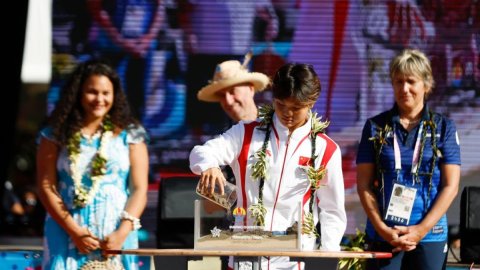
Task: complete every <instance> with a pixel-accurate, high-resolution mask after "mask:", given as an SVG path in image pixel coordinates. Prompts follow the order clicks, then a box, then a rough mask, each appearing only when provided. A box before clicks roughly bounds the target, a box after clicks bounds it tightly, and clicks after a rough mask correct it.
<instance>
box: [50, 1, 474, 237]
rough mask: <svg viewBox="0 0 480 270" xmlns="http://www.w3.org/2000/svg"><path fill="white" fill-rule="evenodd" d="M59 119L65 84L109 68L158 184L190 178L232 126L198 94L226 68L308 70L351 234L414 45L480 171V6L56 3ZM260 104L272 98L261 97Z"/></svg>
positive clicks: (433, 102) (439, 102)
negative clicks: (361, 175)
mask: <svg viewBox="0 0 480 270" xmlns="http://www.w3.org/2000/svg"><path fill="white" fill-rule="evenodd" d="M53 2H54V6H53V51H54V53H53V58H52V61H53V62H52V63H53V80H52V84H51V88H50V90H49V93H48V108H49V110H48V111H49V112H50V111H51V108H52V107H53V105H54V103H55V101H56V100H57V99H58V91H59V88H60V87H61V85H62V84H63V82H64V79H65V75H66V74H68V73H69V72H71V70H72V68H73V67H74V66H75V65H76V64H77V63H78V62H80V61H84V60H86V59H90V58H92V57H102V58H106V59H107V60H109V61H110V62H111V63H112V64H113V65H114V66H115V67H116V68H117V70H118V72H119V73H120V74H121V76H122V79H123V85H124V87H125V91H126V93H127V95H128V97H129V101H130V104H131V105H132V108H133V110H134V112H135V113H136V114H137V116H138V117H140V118H141V119H142V122H143V124H144V125H145V127H146V128H147V129H148V131H149V132H150V134H151V136H152V139H153V140H152V144H151V145H150V155H151V165H152V177H153V178H154V179H158V177H160V174H164V175H165V174H167V173H171V172H184V171H188V155H189V151H190V150H191V149H192V147H193V146H194V145H196V144H199V143H202V142H204V141H205V140H207V139H209V138H211V137H212V136H214V135H215V134H217V133H219V132H221V131H222V130H224V129H225V128H226V127H228V126H229V125H230V123H229V121H228V120H227V118H226V116H225V114H224V113H223V111H222V110H221V109H220V106H219V105H218V104H209V103H202V102H199V101H198V100H197V99H196V93H197V91H198V90H199V89H200V88H201V87H202V86H204V85H206V84H207V83H208V81H209V80H210V79H211V77H212V75H213V71H214V68H215V65H216V64H217V63H218V62H220V61H223V60H226V59H238V60H240V61H243V55H244V54H245V53H246V52H248V51H253V53H254V57H253V59H252V60H251V62H250V63H249V66H250V68H251V69H253V70H255V71H259V72H264V73H266V74H268V75H273V73H274V72H275V70H276V68H278V67H279V66H280V65H282V64H283V63H286V62H305V63H310V64H312V65H313V66H314V67H315V70H316V71H317V73H318V74H319V76H320V79H321V84H322V93H321V97H320V99H319V101H318V102H317V103H316V105H315V107H314V110H316V111H317V112H318V113H319V114H320V115H322V116H323V117H324V118H326V119H328V120H330V121H331V126H330V128H329V130H328V135H329V136H331V137H332V138H333V139H334V140H335V141H337V142H338V143H339V144H340V147H341V149H342V153H343V164H344V175H345V187H346V191H347V208H348V209H349V227H348V231H347V232H350V233H351V232H354V229H355V227H361V226H362V224H363V223H364V222H365V220H364V216H362V213H363V212H362V211H361V208H360V207H361V206H360V204H359V203H358V197H357V196H356V190H355V155H356V148H357V143H358V140H359V139H360V135H361V129H362V126H363V123H364V121H365V120H366V119H367V118H368V117H371V116H373V115H375V114H377V113H379V112H381V111H383V110H387V109H389V108H391V106H392V105H393V91H392V88H391V85H390V80H389V74H388V64H389V60H390V59H391V58H392V56H393V55H394V54H395V53H397V52H398V51H400V50H402V49H404V48H407V47H413V48H418V49H421V50H423V51H424V52H426V53H427V54H428V56H429V58H430V59H431V61H432V65H433V69H434V77H435V80H436V86H435V89H434V90H433V94H432V96H431V97H430V100H429V104H430V106H431V107H432V108H433V109H434V110H436V111H439V112H442V113H446V114H447V115H448V116H449V117H451V118H452V119H453V120H455V122H456V124H457V128H458V130H459V137H460V141H461V147H462V163H463V164H462V173H463V175H467V174H470V173H473V172H475V171H478V170H479V169H480V161H479V160H478V153H479V152H480V143H479V142H480V64H479V48H480V1H474V0H460V1H454V0H444V1H434V0H427V1H425V0H424V1H414V0H376V1H362V0H351V1H348V0H337V1H330V0H324V1H320V0H300V1H299V0H272V1H270V0H260V1H259V0H255V1H254V0H244V1H238V0H225V1H216V0H201V1H178V2H177V1H161V0H144V1H129V0H117V1H115V0H108V1H107V0H105V1H102V0H90V1H68V0H54V1H53ZM256 98H257V101H258V103H259V104H261V103H267V102H270V100H271V93H270V92H269V91H265V92H264V93H262V94H259V95H257V97H256Z"/></svg>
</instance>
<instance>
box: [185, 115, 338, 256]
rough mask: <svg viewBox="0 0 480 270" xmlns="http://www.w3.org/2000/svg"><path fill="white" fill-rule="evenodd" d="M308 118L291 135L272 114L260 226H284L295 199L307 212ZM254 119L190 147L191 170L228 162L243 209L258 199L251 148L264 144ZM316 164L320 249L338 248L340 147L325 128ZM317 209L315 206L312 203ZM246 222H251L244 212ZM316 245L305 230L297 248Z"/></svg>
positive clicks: (290, 218)
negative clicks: (321, 169)
mask: <svg viewBox="0 0 480 270" xmlns="http://www.w3.org/2000/svg"><path fill="white" fill-rule="evenodd" d="M310 120H311V119H309V121H307V122H306V123H305V125H303V126H301V127H299V128H297V129H295V130H294V131H293V132H292V134H291V135H290V138H289V136H288V133H289V131H288V128H286V127H285V126H283V125H282V124H281V122H280V121H279V120H278V118H277V116H276V114H274V116H273V124H272V129H271V133H270V141H269V143H268V147H267V151H266V152H267V156H268V162H269V165H268V166H269V170H268V176H267V178H266V180H265V184H264V189H263V203H264V206H265V208H266V209H267V214H266V216H265V229H266V230H269V231H285V230H286V229H287V228H288V227H290V226H291V225H292V224H293V223H294V222H295V221H297V219H298V216H299V213H298V211H299V209H298V205H299V203H300V202H303V209H304V211H305V212H309V207H308V205H309V200H310V199H311V198H310V188H309V181H308V179H307V174H306V170H305V168H306V167H305V166H302V165H307V164H308V161H309V160H310V158H311V154H312V144H311V139H310V131H311V121H310ZM258 124H259V122H256V121H254V122H249V123H245V122H240V123H238V124H237V125H235V126H233V127H232V128H231V129H229V130H228V131H226V132H225V133H223V134H222V135H220V136H218V137H216V138H214V139H212V140H209V141H207V142H206V143H205V144H203V145H198V146H195V147H194V148H193V150H192V151H191V153H190V169H191V170H192V171H193V172H194V173H195V174H201V173H202V172H203V171H205V170H207V169H209V168H212V167H218V166H221V165H230V167H232V169H233V172H234V175H235V179H236V186H237V197H238V199H237V206H242V207H243V208H244V209H248V207H249V206H250V205H251V204H254V203H257V202H258V190H259V181H258V180H257V179H255V180H254V179H252V177H251V167H252V165H253V164H254V162H255V161H256V160H255V158H254V154H255V152H256V151H258V150H259V149H260V148H261V147H262V144H263V141H264V138H265V131H263V130H260V129H258V128H257V127H258ZM315 155H317V158H316V161H315V168H319V166H320V165H323V166H324V167H325V168H326V176H325V177H324V178H323V179H322V186H321V187H320V188H319V189H318V190H317V191H316V193H315V200H316V204H317V206H318V207H319V209H320V213H318V212H317V211H314V219H315V223H316V222H318V221H319V220H320V224H321V246H320V249H321V250H328V251H338V250H340V241H341V239H342V236H343V234H344V232H345V228H346V214H345V204H344V201H345V196H344V185H343V173H342V162H341V161H342V160H341V152H340V148H339V147H338V145H337V144H336V143H335V142H334V141H333V140H332V139H330V138H329V137H328V136H327V135H325V134H319V135H318V136H317V139H316V153H315ZM314 210H316V209H314ZM247 225H253V220H252V218H250V217H249V215H247ZM314 248H315V239H313V238H311V237H308V236H306V235H304V236H303V237H302V249H304V250H311V249H314Z"/></svg>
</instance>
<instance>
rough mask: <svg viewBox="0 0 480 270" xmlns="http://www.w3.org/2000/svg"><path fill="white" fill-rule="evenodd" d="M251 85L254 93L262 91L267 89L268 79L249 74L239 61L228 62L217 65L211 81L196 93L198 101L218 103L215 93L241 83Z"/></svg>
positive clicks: (254, 73) (253, 73)
mask: <svg viewBox="0 0 480 270" xmlns="http://www.w3.org/2000/svg"><path fill="white" fill-rule="evenodd" d="M247 82H249V83H252V84H253V88H254V89H255V91H262V90H264V89H265V87H267V85H268V83H269V78H268V77H267V76H266V75H265V74H263V73H258V72H249V71H248V70H247V69H246V68H245V67H244V65H241V64H240V62H239V61H236V60H229V61H225V62H222V63H220V64H218V65H217V67H216V69H215V73H214V74H213V80H211V81H210V82H209V84H208V85H207V86H205V87H203V88H202V89H200V91H198V93H197V98H198V99H199V100H203V101H208V102H219V101H220V97H219V96H218V95H216V92H218V91H220V90H222V89H225V88H228V87H231V86H234V85H236V84H241V83H247Z"/></svg>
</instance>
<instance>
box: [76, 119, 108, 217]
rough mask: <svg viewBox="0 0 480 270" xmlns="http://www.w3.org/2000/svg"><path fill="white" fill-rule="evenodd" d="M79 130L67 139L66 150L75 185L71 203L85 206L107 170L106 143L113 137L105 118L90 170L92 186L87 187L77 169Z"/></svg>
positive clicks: (95, 191)
mask: <svg viewBox="0 0 480 270" xmlns="http://www.w3.org/2000/svg"><path fill="white" fill-rule="evenodd" d="M81 137H82V135H81V133H80V131H78V132H76V133H75V134H73V136H72V137H71V138H70V139H69V140H68V144H67V151H68V157H69V159H70V171H71V173H72V180H73V184H74V187H75V193H74V199H73V205H74V206H75V207H80V208H82V207H85V206H86V205H87V204H89V203H90V202H91V201H92V199H93V197H94V196H95V194H96V193H97V191H98V187H99V185H100V180H102V177H103V176H104V175H105V173H106V172H107V153H106V149H107V145H108V143H109V141H110V139H111V138H112V137H113V124H112V122H111V121H110V119H109V118H106V119H105V120H104V121H103V124H102V132H101V139H100V146H99V148H98V150H97V152H96V153H95V155H94V157H93V159H92V164H91V170H90V176H91V180H92V186H91V187H90V189H87V188H86V187H84V186H83V185H82V178H83V177H82V176H83V175H82V172H81V171H80V170H79V169H78V159H79V156H80V140H81Z"/></svg>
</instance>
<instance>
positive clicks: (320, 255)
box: [106, 249, 392, 270]
mask: <svg viewBox="0 0 480 270" xmlns="http://www.w3.org/2000/svg"><path fill="white" fill-rule="evenodd" d="M106 253H108V254H119V255H125V254H130V255H138V256H184V257H189V258H190V259H195V258H194V257H204V256H235V258H236V259H238V258H240V259H239V260H238V261H252V262H253V263H254V269H258V265H259V264H258V262H259V259H260V258H261V257H268V256H287V257H290V259H291V260H292V261H304V262H305V270H310V269H336V266H337V263H338V259H340V258H360V259H384V258H385V259H386V258H391V257H392V253H388V252H353V251H320V250H313V251H265V250H250V251H234V250H198V249H126V250H107V251H106ZM325 264H327V265H328V268H327V267H325ZM235 267H238V264H235Z"/></svg>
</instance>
